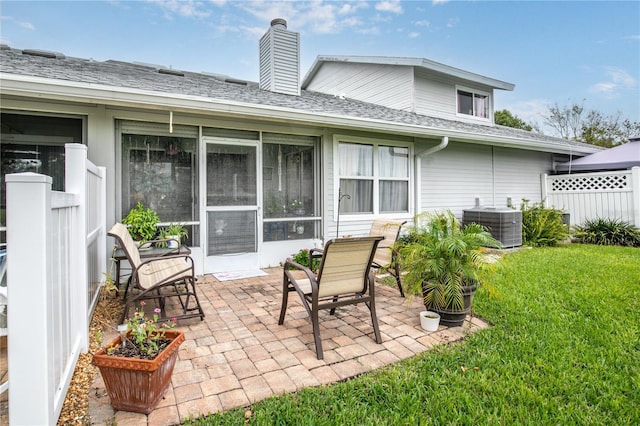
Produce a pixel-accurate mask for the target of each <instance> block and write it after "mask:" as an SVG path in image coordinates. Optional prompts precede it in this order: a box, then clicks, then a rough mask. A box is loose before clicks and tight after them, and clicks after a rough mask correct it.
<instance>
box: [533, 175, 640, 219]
mask: <svg viewBox="0 0 640 426" xmlns="http://www.w3.org/2000/svg"><path fill="white" fill-rule="evenodd" d="M542 188H543V193H542V197H543V199H544V200H546V205H547V206H549V207H554V208H557V209H560V210H564V211H565V212H567V213H569V214H570V220H571V225H582V224H584V222H585V220H590V219H598V218H602V219H605V218H607V219H619V220H622V221H625V222H629V223H630V224H632V225H635V226H636V227H640V167H633V168H632V169H631V170H618V171H612V172H597V173H573V174H567V175H554V176H549V175H543V178H542Z"/></svg>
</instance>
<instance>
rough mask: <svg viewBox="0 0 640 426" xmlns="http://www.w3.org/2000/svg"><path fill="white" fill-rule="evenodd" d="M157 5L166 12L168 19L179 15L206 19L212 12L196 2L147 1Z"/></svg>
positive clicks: (199, 2)
mask: <svg viewBox="0 0 640 426" xmlns="http://www.w3.org/2000/svg"><path fill="white" fill-rule="evenodd" d="M147 1H148V2H149V3H155V4H157V5H158V6H160V7H161V8H162V9H164V11H165V16H166V17H167V18H169V19H170V18H172V17H173V15H179V16H183V17H187V18H206V17H208V16H209V15H211V12H209V11H208V10H206V5H205V4H204V3H202V2H201V1H196V0H147Z"/></svg>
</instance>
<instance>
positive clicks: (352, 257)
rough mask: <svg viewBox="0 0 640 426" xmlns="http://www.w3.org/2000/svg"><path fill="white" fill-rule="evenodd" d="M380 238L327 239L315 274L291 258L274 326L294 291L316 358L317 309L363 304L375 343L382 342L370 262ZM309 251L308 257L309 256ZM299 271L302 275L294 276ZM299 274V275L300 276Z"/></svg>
mask: <svg viewBox="0 0 640 426" xmlns="http://www.w3.org/2000/svg"><path fill="white" fill-rule="evenodd" d="M383 238H384V237H382V236H369V237H356V238H337V239H334V240H330V241H328V242H327V244H326V245H325V246H324V249H323V250H321V251H322V260H321V261H320V266H319V267H318V273H317V275H316V274H314V273H313V272H312V271H311V270H310V269H309V268H307V267H305V266H302V265H300V264H298V263H296V262H294V261H293V260H292V259H287V261H286V262H285V265H284V272H283V280H282V307H281V308H280V319H279V320H278V324H280V325H282V324H283V323H284V317H285V313H286V311H287V304H288V298H289V293H290V292H293V291H295V292H296V293H298V295H299V296H300V300H301V301H302V304H303V306H304V308H305V309H306V310H307V313H308V314H309V317H310V318H311V323H312V324H313V337H314V340H315V346H316V355H317V357H318V359H322V358H323V356H324V355H323V352H322V341H321V338H320V318H319V316H318V312H319V311H320V310H321V309H330V315H333V314H334V313H335V310H336V308H338V307H340V306H345V305H355V304H358V303H364V304H365V305H366V306H367V307H368V308H369V311H370V313H371V322H372V323H373V331H374V334H375V341H376V342H377V343H382V338H381V337H380V330H379V328H378V319H377V317H376V308H375V285H374V281H373V273H372V272H371V262H372V261H373V255H374V253H375V251H376V247H377V246H378V243H379V242H380V241H381V240H382V239H383ZM313 251H314V250H313V249H311V253H310V255H311V256H313ZM295 270H299V271H303V272H304V276H303V277H299V276H296V275H297V274H294V272H295ZM300 275H301V274H300Z"/></svg>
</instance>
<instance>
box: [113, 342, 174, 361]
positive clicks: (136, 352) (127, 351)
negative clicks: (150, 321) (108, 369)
mask: <svg viewBox="0 0 640 426" xmlns="http://www.w3.org/2000/svg"><path fill="white" fill-rule="evenodd" d="M156 342H157V344H158V350H157V351H155V352H154V353H153V355H147V354H146V353H144V352H141V351H140V349H138V348H137V347H135V346H134V345H133V343H130V341H127V344H126V345H125V347H124V348H123V347H122V346H120V347H119V348H118V349H115V350H114V351H112V352H110V353H108V354H107V355H109V356H119V357H125V358H138V359H149V360H152V359H154V358H155V357H156V356H157V355H158V354H159V353H160V352H162V350H163V349H164V348H166V347H167V346H169V343H171V340H169V339H158V340H156Z"/></svg>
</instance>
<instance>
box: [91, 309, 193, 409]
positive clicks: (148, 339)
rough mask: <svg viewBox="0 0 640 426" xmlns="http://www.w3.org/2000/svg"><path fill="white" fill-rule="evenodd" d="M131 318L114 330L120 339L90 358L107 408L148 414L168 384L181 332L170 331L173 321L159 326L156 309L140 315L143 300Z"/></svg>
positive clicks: (182, 334)
mask: <svg viewBox="0 0 640 426" xmlns="http://www.w3.org/2000/svg"><path fill="white" fill-rule="evenodd" d="M140 304H141V307H140V309H139V310H137V311H136V313H135V314H134V316H133V318H131V319H129V320H128V321H127V323H126V324H122V325H121V326H119V327H118V330H119V331H120V336H118V337H117V338H116V339H114V340H113V341H112V342H111V343H109V344H108V345H107V346H106V347H104V348H102V349H101V350H100V351H98V352H97V353H96V354H95V355H94V356H93V364H94V365H96V366H97V367H98V368H99V369H100V374H101V375H102V378H103V379H104V383H105V386H106V388H107V393H108V394H109V399H110V400H111V405H112V406H113V408H115V409H116V410H124V411H134V412H138V413H144V414H149V413H150V412H151V411H153V409H154V408H155V407H156V405H157V404H158V403H159V402H160V400H161V399H162V397H163V396H164V394H165V392H166V391H167V389H168V387H169V384H170V382H171V374H172V373H173V367H174V366H175V362H176V358H177V356H178V349H179V347H180V344H181V343H182V342H184V333H183V332H181V331H174V330H172V328H173V326H174V325H175V320H173V321H172V322H171V323H166V322H165V323H163V324H162V325H159V323H158V317H159V314H160V309H157V308H156V309H155V310H154V313H153V317H152V318H151V319H150V318H147V317H146V316H145V313H144V301H142V302H140Z"/></svg>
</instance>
